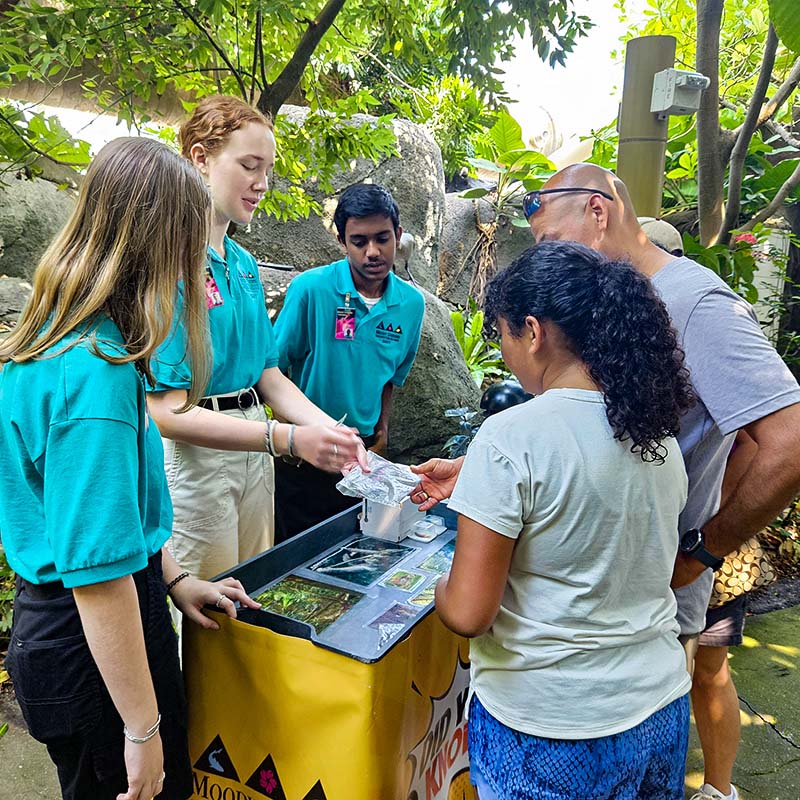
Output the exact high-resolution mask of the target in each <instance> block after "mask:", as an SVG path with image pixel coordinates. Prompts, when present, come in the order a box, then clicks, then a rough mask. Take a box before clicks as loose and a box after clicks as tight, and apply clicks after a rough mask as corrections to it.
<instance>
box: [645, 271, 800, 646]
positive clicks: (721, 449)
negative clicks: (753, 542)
mask: <svg viewBox="0 0 800 800" xmlns="http://www.w3.org/2000/svg"><path fill="white" fill-rule="evenodd" d="M652 281H653V285H654V286H655V288H656V291H657V292H658V293H659V295H660V296H661V299H662V300H663V301H664V304H665V305H666V307H667V311H668V312H669V315H670V317H671V318H672V324H673V325H674V327H675V329H676V331H677V332H678V337H679V341H680V343H681V346H682V347H683V350H684V352H685V353H686V366H687V367H688V368H689V371H690V374H691V379H692V384H693V386H694V389H695V392H696V394H697V396H698V403H697V405H696V406H695V407H694V408H693V409H691V410H690V411H689V412H688V413H687V415H686V417H684V419H683V421H682V423H681V431H680V434H679V435H678V443H679V444H680V448H681V452H682V453H683V458H684V462H685V464H686V472H687V474H688V476H689V497H688V499H687V501H686V507H685V508H684V510H683V513H682V514H681V517H680V531H681V533H684V532H685V531H688V530H690V529H691V528H702V526H703V525H705V523H706V522H708V520H709V519H711V517H713V516H714V514H716V512H717V509H718V508H719V500H720V489H721V487H722V477H723V475H724V473H725V465H726V463H727V459H728V454H729V453H730V450H731V446H732V445H733V440H734V437H735V434H736V431H738V430H739V429H740V428H744V427H745V426H746V425H749V424H750V423H751V422H755V421H756V420H758V419H761V418H762V417H766V416H767V415H768V414H771V413H773V412H774V411H778V410H780V409H781V408H785V407H786V406H790V405H792V404H793V403H798V402H800V387H798V385H797V381H796V380H795V379H794V377H793V376H792V374H791V372H789V370H788V368H787V367H786V364H784V362H783V361H782V359H781V357H780V356H779V355H778V354H777V352H776V351H775V348H773V347H772V345H771V344H770V343H769V342H768V341H767V339H766V337H765V336H764V334H763V333H762V331H761V326H760V325H759V324H758V320H757V319H756V316H755V314H754V313H753V309H752V307H751V306H750V305H749V304H748V303H747V302H745V301H744V300H743V299H742V298H741V297H739V296H738V295H737V294H735V293H734V292H733V291H731V289H730V288H729V287H728V286H727V285H726V284H725V283H724V282H723V281H722V279H721V278H719V277H718V276H717V275H715V274H714V273H713V272H711V270H709V269H706V268H705V267H701V266H700V265H699V264H698V263H697V262H695V261H692V260H691V259H689V258H678V259H675V260H674V261H670V262H669V263H668V264H667V265H666V266H665V267H662V268H661V269H660V270H659V271H658V272H657V273H656V274H655V275H654V276H653V278H652ZM712 580H713V573H712V571H711V570H710V569H708V570H706V571H705V572H704V573H703V574H702V575H701V576H700V577H699V578H698V579H697V580H696V581H695V582H694V583H692V584H690V585H689V586H685V587H683V588H682V589H679V590H678V591H677V592H676V596H677V599H678V622H679V624H680V626H681V632H682V633H685V634H694V633H699V632H700V631H702V630H703V628H705V614H706V609H707V607H708V601H709V598H710V596H711V584H712Z"/></svg>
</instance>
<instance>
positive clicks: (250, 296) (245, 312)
mask: <svg viewBox="0 0 800 800" xmlns="http://www.w3.org/2000/svg"><path fill="white" fill-rule="evenodd" d="M208 268H209V270H210V271H211V274H212V276H213V278H214V281H215V282H216V285H217V288H218V290H219V296H220V298H221V300H222V302H221V303H220V304H219V305H215V306H214V307H212V308H209V309H208V326H209V331H210V334H211V350H212V353H213V362H212V373H211V381H210V382H209V384H208V387H207V388H206V389H205V390H204V392H203V393H204V394H206V395H210V394H227V393H229V392H236V391H238V390H239V389H246V388H248V387H249V386H254V385H255V383H256V382H257V381H258V379H259V378H260V377H261V373H262V372H263V371H264V370H265V369H268V368H269V367H277V366H278V346H277V344H276V343H275V334H274V332H273V330H272V323H271V322H270V320H269V316H268V315H267V308H266V305H265V303H264V290H263V288H262V286H261V278H260V277H259V274H258V266H257V265H256V260H255V259H254V258H253V256H252V255H250V253H248V252H247V250H245V249H244V248H243V247H240V246H239V245H238V244H236V242H234V241H233V239H230V238H228V237H227V236H226V237H225V258H222V257H221V256H220V255H219V254H218V253H217V252H216V251H215V250H213V249H212V248H211V247H209V248H208ZM178 295H179V296H178V304H177V307H176V310H175V311H176V313H175V324H174V327H173V330H172V333H171V334H170V335H169V337H168V338H167V340H166V341H165V342H164V344H163V345H162V346H161V347H160V348H159V350H158V355H157V358H156V359H154V361H153V364H152V369H153V374H154V375H155V378H156V385H155V386H154V387H153V391H156V392H165V391H168V390H170V389H188V388H189V387H190V386H191V383H192V375H191V370H190V369H189V365H188V364H187V363H186V332H185V330H184V327H183V323H182V316H183V314H182V311H183V293H182V292H181V291H179V293H178Z"/></svg>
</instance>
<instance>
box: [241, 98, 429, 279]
mask: <svg viewBox="0 0 800 800" xmlns="http://www.w3.org/2000/svg"><path fill="white" fill-rule="evenodd" d="M281 113H286V114H287V116H289V117H290V118H291V119H292V120H293V121H296V122H302V120H303V119H304V118H305V116H306V115H307V114H308V109H306V108H300V107H298V106H284V108H283V109H282V110H281ZM374 119H375V118H374V117H368V116H366V115H356V117H355V118H354V120H355V122H357V123H362V122H364V121H366V120H374ZM393 124H394V131H395V135H396V136H397V145H396V147H397V150H398V155H397V156H390V157H386V158H383V159H381V160H380V161H379V162H378V163H377V164H374V163H373V162H372V161H370V160H368V159H364V158H359V159H355V160H354V161H352V162H351V164H350V165H349V168H347V169H344V170H343V171H342V172H340V173H339V174H338V175H336V176H335V178H334V180H333V184H334V190H335V192H336V193H337V194H338V193H339V192H341V190H342V189H344V188H345V187H346V186H349V185H350V184H351V183H358V182H370V183H380V184H383V185H384V186H385V187H386V188H387V189H389V191H390V192H391V193H392V195H393V196H394V198H395V200H396V201H397V204H398V206H399V207H400V224H401V225H402V227H403V229H404V230H405V231H407V232H408V233H410V234H411V235H412V236H413V237H414V242H415V245H416V246H415V250H414V254H413V255H412V257H411V259H410V261H409V264H408V266H409V268H410V269H411V271H412V272H413V273H414V276H415V278H416V279H417V280H418V281H419V283H421V284H422V285H423V286H424V287H425V288H426V289H428V290H429V291H431V292H433V291H436V285H437V281H438V275H439V236H440V234H441V228H442V220H443V215H444V171H443V169H442V156H441V152H440V151H439V147H438V146H437V144H436V143H435V142H434V140H433V138H432V137H431V135H430V133H428V131H427V130H426V129H425V128H423V127H422V126H420V125H415V124H414V123H411V122H407V121H406V120H395V121H394V123H393ZM278 186H279V187H280V183H278ZM304 189H305V191H306V192H307V193H308V194H309V195H311V196H312V197H314V198H315V199H316V200H318V201H319V203H320V204H321V205H322V207H323V215H322V217H318V216H316V215H313V216H312V217H311V218H310V219H307V220H296V221H294V222H276V221H275V220H274V219H267V218H265V217H264V216H263V215H260V216H258V217H257V218H256V219H254V220H253V222H252V223H251V224H250V225H249V226H248V227H247V228H242V229H240V230H238V231H237V232H236V233H235V234H234V236H235V238H236V239H237V241H239V242H241V243H242V245H243V246H244V247H246V248H247V249H248V250H250V251H251V252H252V253H253V254H254V255H255V256H256V258H257V259H259V260H260V261H266V262H272V263H277V264H288V265H291V266H294V267H295V268H297V269H298V270H300V271H302V270H306V269H310V268H311V267H316V266H319V265H321V264H328V263H330V262H331V261H335V260H336V259H339V258H341V257H342V252H341V249H340V248H339V245H338V243H337V241H336V231H335V229H334V227H333V212H334V210H335V208H336V197H328V196H326V195H324V194H323V193H322V192H320V190H319V186H318V185H317V184H316V182H314V181H313V180H311V179H309V181H308V182H307V183H306V184H305V186H304ZM401 266H402V265H401Z"/></svg>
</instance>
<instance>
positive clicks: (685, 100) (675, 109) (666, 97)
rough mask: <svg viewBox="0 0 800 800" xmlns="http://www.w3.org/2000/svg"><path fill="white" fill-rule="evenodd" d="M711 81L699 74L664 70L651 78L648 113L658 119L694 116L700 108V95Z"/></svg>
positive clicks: (678, 70)
mask: <svg viewBox="0 0 800 800" xmlns="http://www.w3.org/2000/svg"><path fill="white" fill-rule="evenodd" d="M710 83H711V80H710V79H709V78H707V77H706V76H705V75H701V74H700V73H699V72H687V71H685V70H680V69H672V68H670V69H664V70H661V72H657V73H656V74H655V76H654V77H653V94H652V97H651V100H650V111H652V112H653V113H654V114H657V115H658V118H659V119H666V118H667V117H668V116H670V115H671V114H675V115H677V114H694V113H695V112H696V111H697V109H698V108H699V107H700V95H701V94H702V93H703V92H704V91H705V90H706V89H707V88H708V87H709V85H710Z"/></svg>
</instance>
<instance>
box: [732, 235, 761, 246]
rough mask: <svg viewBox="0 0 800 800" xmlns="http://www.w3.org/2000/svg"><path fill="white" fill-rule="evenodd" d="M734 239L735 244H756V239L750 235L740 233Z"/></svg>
mask: <svg viewBox="0 0 800 800" xmlns="http://www.w3.org/2000/svg"><path fill="white" fill-rule="evenodd" d="M735 238H736V241H737V242H744V243H745V244H758V239H757V238H756V237H755V236H754V235H753V234H752V233H740V234H739V235H738V236H737V237H735Z"/></svg>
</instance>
